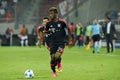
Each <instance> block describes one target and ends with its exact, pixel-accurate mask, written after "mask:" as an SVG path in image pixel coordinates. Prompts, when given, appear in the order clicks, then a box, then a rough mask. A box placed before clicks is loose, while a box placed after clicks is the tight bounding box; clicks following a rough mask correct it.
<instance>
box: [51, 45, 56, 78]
mask: <svg viewBox="0 0 120 80" xmlns="http://www.w3.org/2000/svg"><path fill="white" fill-rule="evenodd" d="M56 51H57V47H56V46H54V45H52V46H51V48H50V56H51V60H50V67H51V69H52V71H53V73H52V76H53V77H56V75H57V74H56V70H55V67H56V65H57V59H56V57H55V54H56Z"/></svg>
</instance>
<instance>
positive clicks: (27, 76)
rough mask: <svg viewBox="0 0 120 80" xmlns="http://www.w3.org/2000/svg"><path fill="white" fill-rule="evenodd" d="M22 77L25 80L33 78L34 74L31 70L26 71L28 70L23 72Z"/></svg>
mask: <svg viewBox="0 0 120 80" xmlns="http://www.w3.org/2000/svg"><path fill="white" fill-rule="evenodd" d="M24 76H25V77H26V78H33V77H34V73H33V71H32V70H31V69H28V70H26V71H25V73H24Z"/></svg>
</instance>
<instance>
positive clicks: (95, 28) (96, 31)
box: [91, 19, 102, 53]
mask: <svg viewBox="0 0 120 80" xmlns="http://www.w3.org/2000/svg"><path fill="white" fill-rule="evenodd" d="M101 32H102V27H101V25H100V24H98V19H94V21H93V25H91V36H92V40H93V53H95V49H96V50H97V53H99V52H100V43H99V41H100V35H101ZM95 43H97V44H96V45H95Z"/></svg>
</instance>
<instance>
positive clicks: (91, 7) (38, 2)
mask: <svg viewBox="0 0 120 80" xmlns="http://www.w3.org/2000/svg"><path fill="white" fill-rule="evenodd" d="M119 3H120V0H0V35H1V36H3V37H2V38H3V42H2V45H6V40H5V31H6V29H7V28H8V27H9V28H12V29H13V30H14V32H13V41H12V45H15V46H17V45H19V38H18V37H17V35H18V34H19V29H20V28H21V27H22V25H23V24H25V25H26V27H27V29H28V34H29V35H28V38H29V45H33V41H32V29H33V28H34V26H38V25H40V24H41V20H42V18H43V17H45V16H49V15H48V14H49V13H48V9H49V7H51V6H56V7H57V8H58V9H59V12H60V13H59V16H60V17H61V18H64V19H66V20H67V22H68V25H69V23H71V22H74V24H76V23H78V22H82V24H83V25H85V24H86V23H87V22H88V21H90V22H92V20H93V19H94V18H98V19H99V20H100V21H102V20H103V19H104V18H105V16H109V17H111V18H112V21H113V22H114V23H115V27H116V30H117V38H118V39H117V40H118V44H117V45H120V43H119V40H120V5H119Z"/></svg>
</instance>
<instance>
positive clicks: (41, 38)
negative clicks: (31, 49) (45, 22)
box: [37, 27, 45, 47]
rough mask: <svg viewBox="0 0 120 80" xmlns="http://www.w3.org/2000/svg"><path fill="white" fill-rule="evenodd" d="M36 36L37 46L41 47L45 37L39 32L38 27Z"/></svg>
mask: <svg viewBox="0 0 120 80" xmlns="http://www.w3.org/2000/svg"><path fill="white" fill-rule="evenodd" d="M37 36H38V40H39V42H38V46H40V47H41V45H42V44H43V40H44V38H45V35H44V33H43V32H41V30H40V27H38V29H37Z"/></svg>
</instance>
